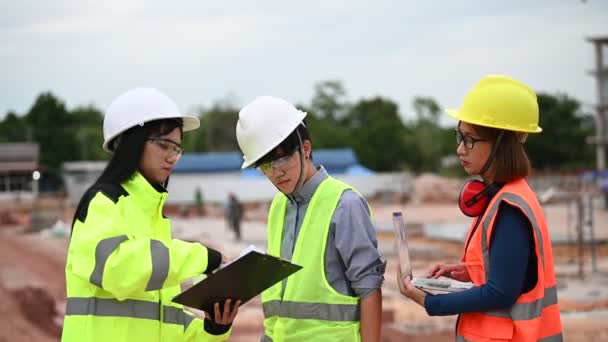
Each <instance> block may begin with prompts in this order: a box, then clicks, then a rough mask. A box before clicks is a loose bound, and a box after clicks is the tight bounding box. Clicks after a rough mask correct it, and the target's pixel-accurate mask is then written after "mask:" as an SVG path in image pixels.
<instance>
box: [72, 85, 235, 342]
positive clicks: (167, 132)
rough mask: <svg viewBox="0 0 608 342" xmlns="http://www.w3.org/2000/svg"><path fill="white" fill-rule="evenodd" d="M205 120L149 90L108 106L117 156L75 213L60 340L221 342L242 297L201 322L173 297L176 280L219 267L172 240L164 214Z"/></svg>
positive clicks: (198, 250) (214, 257) (109, 136)
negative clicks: (189, 140)
mask: <svg viewBox="0 0 608 342" xmlns="http://www.w3.org/2000/svg"><path fill="white" fill-rule="evenodd" d="M198 126H199V120H198V119H197V118H196V117H194V116H189V115H182V114H180V112H179V111H178V109H177V106H176V105H175V103H174V102H173V101H172V100H171V99H170V98H169V97H167V96H166V95H164V94H162V93H160V92H159V91H157V90H155V89H152V88H135V89H132V90H130V91H128V92H126V93H124V94H122V95H121V96H119V97H118V98H117V99H115V100H114V102H112V104H111V105H110V107H109V108H108V110H107V112H106V115H105V118H104V124H103V133H104V143H103V149H104V150H106V151H107V152H110V153H111V154H112V158H111V159H110V162H109V163H108V165H107V166H106V168H105V170H104V171H103V172H102V174H101V176H100V177H99V178H98V179H97V181H96V182H95V183H94V184H93V185H92V186H91V187H90V188H89V189H88V190H87V191H86V193H85V194H84V196H83V197H82V199H81V200H80V203H79V204H78V207H77V208H76V213H75V215H74V222H73V225H72V236H71V240H70V245H69V250H68V257H67V264H66V268H65V274H66V286H67V303H66V312H65V320H64V325H63V336H62V341H68V342H71V341H78V342H82V341H111V342H121V341H125V342H127V341H128V342H131V341H223V340H226V339H227V338H228V336H229V334H230V327H231V324H232V321H233V319H234V317H235V315H236V313H237V311H238V305H239V304H240V303H239V302H238V301H237V302H236V303H231V302H230V300H226V301H225V302H224V303H221V305H222V308H223V310H220V303H216V304H215V312H214V313H210V319H205V320H204V321H203V320H201V319H198V318H195V317H194V316H193V315H192V314H190V313H188V312H186V311H184V309H183V307H182V305H180V304H176V303H173V302H172V301H171V300H172V299H173V298H174V297H175V296H176V295H177V294H179V293H180V292H181V291H180V283H182V282H183V281H185V280H187V279H191V278H193V277H196V276H198V275H200V274H201V273H204V272H210V271H212V270H214V269H216V268H217V267H218V266H219V265H220V262H221V261H222V259H223V257H222V255H221V254H220V253H219V252H218V251H215V250H213V249H211V248H207V247H205V246H203V245H201V244H199V243H190V242H185V241H181V240H177V239H173V238H172V236H171V225H170V222H169V220H168V219H167V218H165V217H164V215H163V205H164V203H165V200H166V199H167V195H168V193H167V190H166V187H167V182H168V179H169V175H170V174H171V169H172V168H173V166H174V165H175V163H176V162H177V161H178V160H179V158H180V157H181V155H182V153H183V149H182V146H181V145H180V144H181V141H182V132H183V131H189V130H193V129H196V128H198Z"/></svg>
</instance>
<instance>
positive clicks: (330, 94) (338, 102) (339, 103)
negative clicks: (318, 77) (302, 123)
mask: <svg viewBox="0 0 608 342" xmlns="http://www.w3.org/2000/svg"><path fill="white" fill-rule="evenodd" d="M345 97H346V90H345V89H344V86H343V85H342V83H341V82H340V81H337V80H331V81H323V82H319V83H317V84H316V85H315V94H314V96H313V98H312V101H311V105H310V107H311V108H310V109H311V110H312V111H313V112H314V113H315V115H316V116H317V117H318V118H323V119H327V120H329V121H330V122H331V123H338V122H339V121H340V119H342V118H343V117H344V115H345V114H346V112H347V110H348V105H347V103H346V101H345Z"/></svg>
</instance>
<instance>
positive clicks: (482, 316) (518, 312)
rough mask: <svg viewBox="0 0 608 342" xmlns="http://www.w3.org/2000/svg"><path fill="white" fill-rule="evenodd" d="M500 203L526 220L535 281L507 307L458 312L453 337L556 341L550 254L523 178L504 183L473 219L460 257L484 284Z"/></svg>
mask: <svg viewBox="0 0 608 342" xmlns="http://www.w3.org/2000/svg"><path fill="white" fill-rule="evenodd" d="M503 201H504V202H506V203H508V204H509V205H512V206H514V207H516V208H519V210H521V212H522V213H523V214H524V215H526V217H527V218H528V220H529V221H530V223H531V226H532V229H533V234H534V250H535V253H536V256H537V274H538V281H537V283H536V285H535V286H534V288H533V289H532V290H530V291H528V292H526V293H524V294H521V295H520V296H519V297H518V298H517V301H516V302H515V304H514V305H513V306H512V307H511V308H509V309H507V310H496V311H490V312H476V313H463V314H461V315H460V318H459V320H458V327H457V341H493V340H501V341H502V340H509V341H543V342H557V341H562V327H561V319H560V313H559V306H558V303H557V288H556V283H555V273H554V265H553V252H552V248H551V240H550V239H549V231H548V228H547V222H546V220H545V216H544V214H543V211H542V208H541V206H540V204H539V202H538V200H537V198H536V195H535V194H534V192H533V191H532V189H530V187H529V186H528V183H526V181H525V180H518V181H514V182H511V183H507V184H505V185H504V186H503V187H502V189H501V190H500V191H499V192H498V193H497V194H496V195H495V196H494V198H493V199H492V201H491V202H490V203H489V205H488V209H487V210H486V212H485V213H484V215H483V216H482V217H481V218H479V224H476V223H477V222H473V224H472V225H471V230H470V231H469V234H468V236H467V239H466V241H468V244H467V245H466V246H465V248H466V250H465V251H464V256H463V258H462V261H463V262H464V263H465V264H466V266H467V270H468V272H469V275H470V277H471V280H472V281H473V283H475V285H476V286H480V285H483V284H485V283H486V280H487V279H488V275H489V272H490V267H491V266H492V265H490V248H491V246H490V241H491V236H492V229H493V228H494V220H495V219H496V216H497V215H496V214H497V212H498V208H499V206H500V203H501V202H503ZM475 226H477V228H475ZM513 252H514V253H517V251H513Z"/></svg>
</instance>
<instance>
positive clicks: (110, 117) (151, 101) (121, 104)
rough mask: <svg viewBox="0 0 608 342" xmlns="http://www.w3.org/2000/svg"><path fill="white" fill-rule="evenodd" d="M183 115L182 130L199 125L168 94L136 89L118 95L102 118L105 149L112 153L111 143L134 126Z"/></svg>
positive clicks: (197, 120)
mask: <svg viewBox="0 0 608 342" xmlns="http://www.w3.org/2000/svg"><path fill="white" fill-rule="evenodd" d="M170 118H181V119H182V120H183V121H184V126H183V130H184V131H190V130H193V129H196V128H198V127H199V126H200V122H199V119H198V118H197V117H196V116H194V115H185V114H180V112H179V109H177V105H176V104H175V102H173V100H171V99H170V98H169V97H168V96H167V95H165V94H163V93H161V92H160V91H158V90H156V89H154V88H134V89H131V90H129V91H127V92H126V93H124V94H122V95H120V96H119V97H117V98H116V99H115V100H114V101H113V102H112V104H110V106H109V107H108V109H107V110H106V115H105V117H104V119H103V139H104V141H103V149H104V150H105V151H107V152H112V148H111V147H110V146H108V144H109V143H110V142H111V141H112V139H114V138H116V137H118V136H119V135H120V134H121V133H123V132H124V131H126V130H128V129H129V128H131V127H135V126H137V125H143V124H144V123H146V122H148V121H152V120H159V119H170Z"/></svg>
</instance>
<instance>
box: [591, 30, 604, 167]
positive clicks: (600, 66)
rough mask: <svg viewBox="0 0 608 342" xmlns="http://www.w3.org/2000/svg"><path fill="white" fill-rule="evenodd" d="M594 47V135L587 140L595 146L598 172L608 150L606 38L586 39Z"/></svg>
mask: <svg viewBox="0 0 608 342" xmlns="http://www.w3.org/2000/svg"><path fill="white" fill-rule="evenodd" d="M587 41H589V42H591V43H592V44H593V45H594V47H595V69H594V70H591V71H590V72H589V73H590V74H591V75H593V76H594V77H595V81H596V87H597V99H598V101H597V104H596V113H597V114H596V125H595V132H596V135H595V136H593V137H589V138H588V139H587V142H588V143H591V144H595V145H596V148H595V151H596V166H597V170H598V171H602V170H605V169H606V149H607V148H608V123H607V122H608V61H607V60H608V36H604V37H597V38H587Z"/></svg>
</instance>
